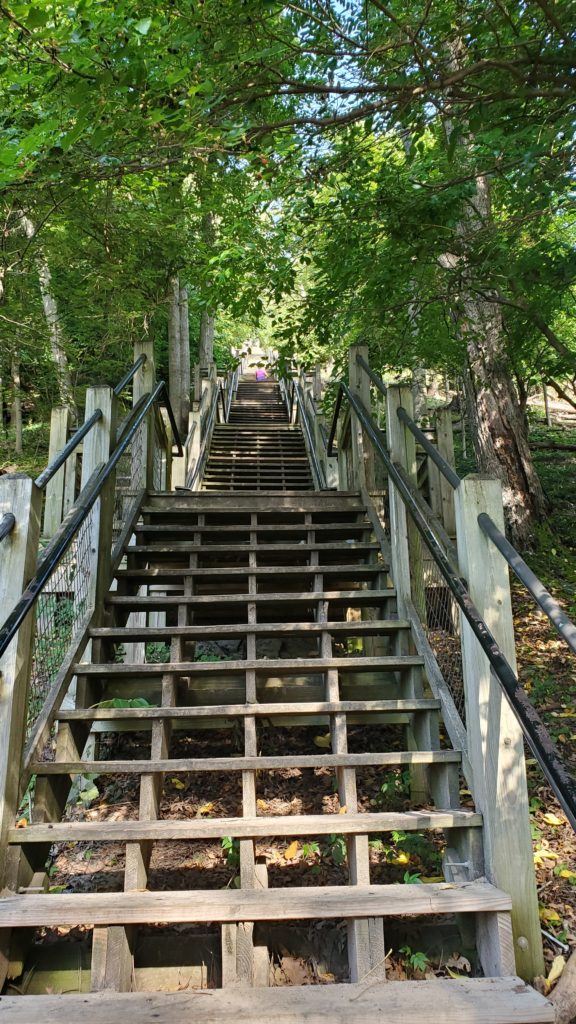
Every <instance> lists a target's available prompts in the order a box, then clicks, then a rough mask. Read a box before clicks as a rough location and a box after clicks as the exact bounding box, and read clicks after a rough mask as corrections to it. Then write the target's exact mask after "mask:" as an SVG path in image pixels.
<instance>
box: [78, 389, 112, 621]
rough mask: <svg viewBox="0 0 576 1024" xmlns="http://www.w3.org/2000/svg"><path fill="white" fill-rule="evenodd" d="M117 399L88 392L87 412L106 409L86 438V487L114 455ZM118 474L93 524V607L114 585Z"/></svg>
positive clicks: (103, 391) (102, 391)
mask: <svg viewBox="0 0 576 1024" xmlns="http://www.w3.org/2000/svg"><path fill="white" fill-rule="evenodd" d="M116 407H117V399H116V396H115V395H114V393H113V391H112V388H110V387H107V386H99V387H95V388H88V390H87V391H86V412H85V416H86V419H88V417H89V416H91V415H92V413H93V412H94V411H95V410H96V409H101V410H102V417H101V419H100V420H98V422H97V423H96V424H95V425H94V426H93V427H92V430H91V431H90V433H89V434H87V435H86V438H85V439H84V454H83V458H82V488H84V487H85V486H86V484H87V482H88V480H89V478H90V476H91V475H92V473H93V472H94V470H95V469H96V467H97V466H99V465H101V463H106V462H107V461H108V459H109V457H110V453H111V450H112V447H113V445H114V443H115V440H116ZM115 475H116V474H115V473H113V474H112V476H111V477H110V478H109V479H108V481H107V483H106V486H105V487H104V489H103V491H102V493H101V495H100V498H99V500H98V501H97V502H96V504H95V505H94V507H93V523H92V538H91V550H92V556H93V558H92V565H91V567H90V568H91V572H90V590H89V597H88V601H89V606H90V607H92V608H97V607H99V606H100V599H103V598H104V595H105V594H106V592H107V589H108V587H109V585H110V563H111V555H112V519H113V512H114V483H115Z"/></svg>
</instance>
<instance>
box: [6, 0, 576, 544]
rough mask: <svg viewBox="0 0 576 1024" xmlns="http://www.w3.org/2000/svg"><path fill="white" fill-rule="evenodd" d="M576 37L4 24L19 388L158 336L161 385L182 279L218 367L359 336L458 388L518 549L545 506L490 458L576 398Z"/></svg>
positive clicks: (473, 20)
mask: <svg viewBox="0 0 576 1024" xmlns="http://www.w3.org/2000/svg"><path fill="white" fill-rule="evenodd" d="M574 23H575V19H574V5H573V4H572V3H570V2H557V3H549V2H547V0H528V2H527V3H523V4H516V3H511V2H508V0H504V2H502V0H487V2H482V3H480V2H479V0H472V2H469V0H467V2H466V3H464V2H460V0H440V2H438V3H434V4H431V3H429V0H411V2H407V0H399V2H397V3H396V2H395V3H394V4H387V3H385V2H382V0H367V2H364V0H362V2H360V0H338V2H331V0H300V2H290V3H280V2H276V0H203V2H201V3H197V2H192V0H180V2H178V0H176V2H174V0H170V2H162V0H160V2H158V3H155V4H154V5H151V6H149V7H148V8H146V7H142V5H141V4H138V5H137V4H135V3H133V2H131V0H120V2H119V3H115V4H111V3H108V2H101V0H98V2H96V0H78V2H76V3H75V4H72V5H69V4H63V3H60V2H57V0H56V2H48V0H42V2H40V0H36V2H34V3H17V4H12V5H10V6H9V5H5V4H0V40H1V42H2V49H1V54H2V56H1V57H0V67H1V69H2V74H1V75H0V101H1V110H2V113H1V114H0V211H1V217H2V225H3V231H2V247H1V258H0V289H1V296H2V297H1V300H0V301H1V304H0V330H1V332H2V336H3V345H2V360H3V366H2V376H3V377H7V376H9V375H10V372H11V367H12V369H13V368H14V360H16V363H17V364H18V366H17V370H18V374H19V375H20V376H21V378H22V386H23V387H24V388H25V389H26V388H28V389H30V391H31V392H32V391H33V392H34V394H35V400H41V401H44V402H46V403H48V404H49V403H50V402H53V401H54V400H55V399H56V398H57V397H58V394H59V395H60V397H62V393H63V390H64V391H66V388H68V389H69V388H70V387H72V388H73V387H74V386H79V385H81V384H84V383H86V382H87V381H88V380H90V379H93V376H94V373H95V372H96V367H97V368H98V374H99V376H100V379H101V376H102V372H105V373H106V374H107V375H109V377H110V379H114V378H115V376H116V377H117V376H118V373H119V372H120V370H121V369H123V368H124V366H125V365H126V362H127V361H128V359H129V351H130V347H131V343H132V341H133V340H134V338H136V337H139V336H141V335H142V334H143V333H148V334H152V335H153V336H154V338H155V339H156V341H157V346H158V355H159V358H160V360H161V362H162V360H164V362H165V363H166V365H167V356H166V331H167V321H168V314H167V306H166V296H167V291H168V283H169V281H170V280H171V279H172V278H173V275H174V274H178V275H179V277H180V281H181V282H183V283H184V284H185V285H186V286H187V289H188V298H189V316H190V325H191V329H192V337H193V338H196V337H197V336H198V333H199V330H200V324H201V321H202V317H203V316H206V315H207V314H209V315H210V316H215V328H216V337H217V339H218V340H219V342H220V344H221V345H224V346H226V344H227V339H228V340H229V342H231V341H232V340H233V338H237V337H238V335H239V333H240V334H241V335H242V334H249V332H250V330H254V331H257V330H258V331H260V332H262V331H265V332H266V333H267V335H268V336H269V337H270V340H271V341H272V342H273V344H274V345H276V346H278V345H281V347H282V349H283V351H284V352H286V353H291V352H293V351H296V352H298V353H299V355H300V357H301V358H302V359H303V360H308V361H310V360H312V359H317V358H321V357H322V354H323V353H326V354H329V355H330V356H333V355H334V354H335V353H336V354H337V353H341V354H343V353H344V352H345V350H346V348H347V347H348V345H349V344H350V343H352V342H354V341H358V340H362V341H366V342H367V343H369V345H370V348H371V356H372V359H373V362H374V364H375V365H376V366H377V368H379V369H381V370H383V369H385V368H391V369H393V370H395V371H399V372H403V371H404V372H409V371H410V370H411V369H413V368H414V367H418V366H426V367H429V368H431V369H436V370H442V371H445V372H447V373H449V374H452V375H453V376H455V377H456V376H461V377H463V378H464V381H465V385H466V393H467V398H468V402H469V405H470V407H471V409H475V410H476V413H475V420H476V430H475V436H476V442H477V452H478V456H479V458H480V461H481V464H482V465H483V466H484V468H487V469H489V470H491V471H496V472H498V473H499V475H501V476H502V479H503V481H504V482H505V485H506V486H508V485H509V495H508V503H509V505H510V506H512V505H513V506H515V507H517V508H519V509H521V511H520V513H519V514H518V515H517V516H516V517H515V528H516V530H517V532H518V534H519V535H520V534H521V533H522V531H523V530H524V528H525V525H526V523H527V522H528V521H529V520H530V519H531V517H533V516H534V515H538V514H541V512H542V510H543V507H544V502H543V497H542V496H541V495H539V494H538V488H537V480H535V479H534V478H533V477H532V475H531V473H532V471H531V467H530V463H529V456H528V453H527V450H525V448H524V447H523V445H522V443H519V444H515V447H516V449H517V451H516V452H515V453H512V454H511V453H510V452H509V453H508V454H507V456H506V457H505V458H504V457H503V456H502V453H501V450H500V449H501V446H499V445H498V444H497V443H496V438H497V436H502V435H503V436H505V437H508V439H510V440H511V439H512V438H513V437H514V438H516V437H519V438H520V439H521V440H522V432H523V430H524V427H523V426H522V412H523V407H522V402H523V396H524V395H525V393H526V389H527V388H528V387H529V386H530V385H531V384H533V383H535V382H539V381H542V380H551V381H553V382H554V383H555V384H556V385H558V386H561V387H570V381H572V384H573V382H574V379H575V377H576V339H575V337H574V328H573V322H572V309H573V282H574V273H575V270H576V261H575V258H574V237H573V236H574V226H573V222H572V217H573V214H572V211H571V197H572V182H571V178H572V174H573V167H574V125H573V112H574V90H573V83H574V57H575V39H574ZM12 376H13V377H14V373H12ZM559 382H560V383H559ZM491 394H492V395H493V396H496V399H497V402H496V404H497V405H498V407H499V408H500V407H501V408H503V409H506V410H507V411H506V414H505V416H504V418H502V416H499V415H497V409H496V408H495V405H494V402H493V401H492V399H491V397H490V396H491ZM531 491H532V492H533V497H530V496H529V492H531ZM513 525H514V524H513Z"/></svg>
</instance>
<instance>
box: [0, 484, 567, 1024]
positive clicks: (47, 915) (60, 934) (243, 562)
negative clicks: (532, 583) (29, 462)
mask: <svg viewBox="0 0 576 1024" xmlns="http://www.w3.org/2000/svg"><path fill="white" fill-rule="evenodd" d="M90 639H91V657H92V660H91V662H89V661H85V662H81V663H79V664H77V665H76V666H75V674H76V682H77V707H76V708H75V709H74V710H70V709H64V708H62V709H61V710H60V711H59V713H58V716H57V727H58V728H57V738H56V744H55V750H54V751H51V750H49V751H47V753H46V755H45V759H44V758H40V759H38V760H37V761H35V762H34V763H33V764H32V765H31V766H30V767H31V770H32V771H33V772H34V773H35V775H36V790H35V803H34V816H33V821H32V824H30V825H29V826H28V827H27V828H13V829H12V830H11V832H10V834H9V843H10V849H11V865H12V872H13V874H12V878H11V883H10V890H11V893H12V894H6V893H5V894H4V896H3V897H2V898H0V935H2V936H4V946H3V947H2V949H3V950H4V951H6V949H7V948H8V949H9V947H7V946H6V942H7V941H8V937H9V934H10V929H12V930H13V931H12V939H13V945H12V952H10V951H9V952H8V953H7V954H6V955H7V956H8V957H9V958H12V960H13V961H14V962H17V961H21V968H22V978H24V979H26V978H28V979H29V981H28V983H27V984H29V985H30V986H31V987H32V988H33V982H34V970H33V965H34V962H35V961H34V957H35V956H36V957H38V956H39V950H40V952H41V951H42V949H43V948H44V947H45V946H46V944H47V943H48V944H49V945H50V948H51V950H52V956H53V959H54V962H55V964H57V963H58V956H59V953H58V951H59V949H61V951H62V953H61V957H62V963H64V952H65V951H66V954H67V956H68V957H69V955H70V947H71V946H72V947H74V949H75V951H76V953H75V955H77V956H79V955H80V954H79V949H80V947H85V948H86V949H87V951H88V956H89V958H90V967H89V971H88V976H87V977H88V980H87V986H88V987H89V988H90V989H91V992H90V993H88V992H84V993H82V994H65V995H61V994H59V993H60V992H61V991H62V988H65V989H66V990H67V991H69V990H70V989H71V990H74V987H75V986H77V985H78V982H77V978H76V976H75V975H74V972H73V971H72V972H71V974H69V975H67V976H66V978H67V981H66V983H65V984H63V985H60V987H58V982H56V984H54V983H52V984H51V986H50V987H51V989H52V990H51V991H48V992H46V990H45V988H44V989H42V990H41V991H42V994H41V995H35V996H33V995H29V996H22V995H18V994H14V992H13V994H10V995H7V996H4V997H1V998H0V1022H1V1021H3V1020H5V1021H7V1022H8V1021H9V1022H10V1024H24V1022H25V1021H26V1022H32V1021H33V1020H34V1021H35V1020H36V1019H42V1021H43V1022H46V1024H56V1021H58V1024H60V1021H61V1020H62V1018H66V1016H69V1017H71V1018H72V1019H76V1018H77V1017H78V1016H79V1015H80V1014H89V1016H90V1020H91V1024H104V1022H106V1024H109V1022H114V1021H116V1020H121V1019H124V1018H126V1019H127V1020H130V1021H132V1020H133V1021H134V1022H136V1021H138V1024H148V1022H149V1024H152V1022H154V1024H157V1022H159V1021H160V1022H162V1024H172V1022H173V1024H176V1022H178V1024H180V1022H182V1021H185V1020H193V1021H195V1022H196V1024H216V1022H217V1024H224V1022H229V1021H230V1020H231V1019H232V1020H237V1021H242V1022H250V1024H269V1022H270V1020H277V1021H281V1022H284V1024H301V1022H304V1021H305V1022H306V1024H320V1022H322V1024H333V1022H337V1024H368V1022H370V1024H375V1022H377V1021H382V1022H384V1021H386V1022H387V1024H390V1022H396V1024H405V1022H407V1021H422V1020H429V1021H430V1022H431V1024H443V1022H445V1024H448V1022H450V1024H452V1022H454V1021H457V1022H462V1024H466V1022H471V1024H472V1022H474V1024H507V1022H513V1021H514V1022H524V1024H529V1022H531V1024H545V1022H552V1021H553V1020H554V1014H553V1011H552V1008H551V1005H550V1004H549V1003H548V1002H547V1000H545V999H544V998H543V997H541V996H540V995H538V994H537V993H536V992H535V991H534V990H533V989H531V988H529V987H528V986H526V985H524V983H523V982H522V981H520V980H519V979H518V978H516V977H514V963H513V958H512V953H511V949H512V942H511V927H510V900H509V897H508V896H507V894H506V893H504V892H501V891H500V890H498V889H496V888H495V887H494V886H492V885H491V884H489V883H488V882H487V881H486V879H485V878H484V877H483V865H482V819H481V816H480V815H479V814H477V813H475V811H474V810H473V809H471V808H470V807H469V806H462V805H461V800H460V790H461V789H462V783H461V777H460V767H461V752H460V751H458V750H453V749H451V748H450V747H449V746H448V745H447V743H446V741H445V739H443V738H442V733H441V731H440V719H439V710H440V703H439V701H438V700H436V699H435V698H434V696H433V695H432V693H431V692H430V689H429V687H428V683H427V680H426V675H425V670H424V663H423V659H422V658H421V657H420V656H419V655H418V654H417V653H416V650H415V647H414V644H413V640H412V636H411V628H410V625H409V623H408V622H407V621H404V620H402V619H399V618H398V616H397V612H396V594H395V590H394V587H393V585H392V581H391V579H390V576H389V570H388V566H387V565H386V564H385V561H384V559H383V556H382V554H381V551H380V547H379V545H378V544H377V543H376V541H375V539H374V533H373V530H372V524H371V522H370V519H369V516H368V515H367V512H366V509H365V508H364V507H363V505H362V503H361V501H360V500H359V497H358V495H356V494H353V493H333V492H332V493H330V494H322V493H319V492H309V493H306V492H302V493H298V492H296V491H284V492H281V493H278V492H270V493H266V492H263V491H260V492H257V491H254V492H252V493H247V494H242V493H233V494H230V493H225V492H221V493H219V494H211V493H207V492H197V493H195V494H177V495H173V494H170V495H151V496H149V497H148V498H147V499H146V501H145V504H144V506H143V508H142V514H141V518H140V521H139V523H138V525H137V527H136V543H135V544H134V545H133V546H131V547H130V548H129V549H128V552H127V559H126V561H125V563H124V564H123V565H122V567H121V568H120V569H118V570H117V573H116V582H115V585H114V588H113V589H111V590H110V592H109V593H108V595H107V598H106V621H105V624H104V625H101V626H99V627H98V628H94V629H92V630H91V633H90ZM130 702H132V703H130ZM78 776H81V778H82V780H83V782H82V785H84V786H85V787H86V786H88V785H89V784H90V782H91V781H92V782H93V781H94V780H95V781H96V786H97V788H98V790H99V792H100V794H101V796H100V798H99V799H98V800H97V801H94V802H93V803H92V804H90V802H88V803H87V805H86V806H85V807H83V806H82V802H81V800H78V798H76V799H75V800H74V801H73V803H72V804H68V805H67V798H68V795H69V791H70V785H71V781H72V780H75V779H77V778H78ZM232 789H233V790H234V793H235V794H236V795H235V799H234V801H233V806H232V805H231V804H230V799H229V793H230V792H231V790H232ZM398 835H400V836H406V837H408V838H412V842H414V841H415V840H416V837H421V839H420V841H421V842H423V843H428V844H430V843H432V844H433V845H434V846H435V848H436V849H437V851H438V853H439V854H441V855H442V859H443V865H444V877H445V879H446V881H437V880H435V881H426V882H425V883H422V882H421V881H420V879H419V878H415V877H411V869H410V866H409V864H406V866H398V865H394V864H392V862H391V860H390V856H389V854H388V853H387V852H386V851H387V850H388V848H389V847H390V846H391V845H393V843H394V842H397V836H398ZM394 837H396V839H394ZM222 843H224V844H225V846H226V849H227V850H229V851H231V852H233V854H234V857H235V858H236V859H237V869H234V868H232V869H229V870H228V878H227V881H223V875H222V857H221V844H222ZM294 844H296V845H294ZM304 844H312V845H309V847H308V849H309V850H312V851H314V852H312V853H309V854H308V855H306V856H304ZM336 846H338V848H339V850H340V854H341V856H340V857H339V858H337V859H335V858H334V855H333V854H332V855H331V857H332V859H331V861H330V869H329V871H327V881H323V876H322V869H321V870H320V871H319V870H316V869H318V868H320V865H321V863H322V861H321V858H322V857H327V856H329V855H328V854H327V853H326V852H325V851H327V850H332V851H333V850H334V849H335V847H336ZM408 848H411V847H410V844H408ZM412 848H413V846H412ZM290 849H291V850H292V855H291V856H286V854H288V852H289V851H290ZM87 851H92V858H93V860H92V861H91V860H90V859H89V858H88V856H87ZM107 851H108V852H107ZM219 851H220V852H219ZM315 851H319V854H317V853H316V852H315ZM323 851H324V852H323ZM167 857H169V864H170V865H171V866H170V870H168V869H167V870H166V871H165V872H164V873H163V872H162V870H161V866H162V864H163V858H167ZM47 858H49V860H50V862H51V863H52V866H53V869H54V870H51V872H50V876H48V875H47V873H46V863H47ZM91 863H98V865H99V867H98V870H97V869H96V868H94V869H91V868H90V864H91ZM74 865H76V867H74ZM54 881H57V882H58V881H59V882H60V883H61V884H63V885H64V889H63V891H56V892H46V891H45V890H46V888H47V887H50V886H52V885H53V882H54ZM206 933H209V935H208V938H209V939H210V950H211V954H210V956H211V957H212V959H211V960H210V963H209V965H208V966H206V964H208V960H206V964H205V967H206V970H205V972H204V974H202V967H201V966H200V967H199V968H198V970H199V974H200V977H201V979H202V978H204V982H205V983H204V985H203V986H202V990H201V991H200V990H187V986H188V984H189V981H186V978H189V976H190V972H189V964H190V957H191V956H195V957H196V959H195V960H194V963H198V964H200V965H201V964H202V963H204V960H203V958H204V956H205V954H204V953H202V954H199V953H198V952H197V951H196V952H195V953H193V952H191V950H194V949H196V950H197V946H198V944H200V946H201V948H202V949H204V948H205V947H204V946H202V943H203V942H207V941H208V939H207V938H206ZM71 939H72V941H70V940H71ZM291 941H293V942H294V944H295V945H294V950H293V952H294V956H296V957H300V958H301V959H302V961H304V960H305V959H306V957H308V958H309V959H310V957H311V954H310V948H311V946H312V947H313V948H314V949H319V948H320V947H321V946H322V947H323V948H324V949H325V948H327V944H328V946H329V948H330V949H331V950H333V953H334V958H335V960H337V961H338V963H339V964H340V965H341V971H340V975H339V976H338V977H337V978H336V981H337V982H338V983H335V984H330V983H327V982H328V981H331V980H333V979H332V976H331V975H330V968H329V967H326V966H324V967H323V968H322V967H319V968H318V972H319V974H318V978H317V980H318V981H319V982H320V983H319V984H317V985H310V984H303V985H300V986H295V987H290V988H289V989H288V988H287V987H281V986H280V987H270V984H271V983H272V984H273V974H272V973H271V966H270V965H271V960H273V958H274V957H275V956H277V955H278V949H279V948H280V949H284V947H286V946H287V945H288V944H289V943H290V942H291ZM195 943H196V946H195ZM298 943H300V946H298ZM415 943H420V944H419V945H415ZM406 945H408V946H410V947H411V949H412V950H415V949H422V950H423V951H424V952H431V950H432V949H433V948H434V949H443V950H444V957H446V956H448V955H449V954H450V953H453V952H454V950H458V951H460V952H464V951H465V955H466V957H468V958H469V960H470V962H471V964H472V970H473V973H475V974H479V973H480V966H479V960H480V958H483V960H484V963H485V964H489V965H490V969H489V972H488V973H490V974H491V975H493V976H490V977H472V978H442V979H436V980H429V981H418V982H416V981H403V982H396V981H387V980H386V973H387V965H388V963H389V960H390V957H391V956H392V957H394V956H397V955H398V950H399V949H400V948H401V947H402V946H406ZM66 962H69V960H68V961H66ZM342 965H344V966H342ZM30 972H32V973H30ZM187 972H188V973H187ZM197 973H198V972H197ZM485 973H486V972H485ZM15 984H16V985H18V984H20V985H21V986H22V988H25V987H26V985H25V984H24V985H22V981H21V979H20V981H18V980H16V982H15ZM207 986H209V987H207ZM198 987H199V986H198ZM143 988H145V989H146V991H142V989H143ZM155 988H156V989H158V988H165V989H170V991H160V992H159V991H155V990H154V989H155ZM34 990H35V989H34ZM138 990H140V991H138ZM35 991H36V990H35Z"/></svg>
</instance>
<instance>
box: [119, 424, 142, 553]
mask: <svg viewBox="0 0 576 1024" xmlns="http://www.w3.org/2000/svg"><path fill="white" fill-rule="evenodd" d="M147 429H148V424H147V421H146V420H144V421H143V422H142V423H141V424H140V426H139V427H138V430H137V431H136V433H135V434H134V437H133V438H132V441H131V443H130V444H129V445H128V447H127V448H126V451H125V452H124V453H123V455H122V457H121V458H120V460H119V462H118V464H117V466H116V483H115V488H114V516H113V521H112V552H113V556H116V554H117V547H118V542H119V540H120V538H121V534H122V531H123V529H124V527H125V525H126V523H127V522H129V521H130V519H131V518H132V516H133V514H134V512H135V511H136V507H137V505H138V503H139V501H140V497H141V494H142V490H143V488H144V487H146V433H147Z"/></svg>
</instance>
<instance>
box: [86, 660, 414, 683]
mask: <svg viewBox="0 0 576 1024" xmlns="http://www.w3.org/2000/svg"><path fill="white" fill-rule="evenodd" d="M423 665H424V659H423V658H420V657H418V656H417V655H402V656H398V657H390V656H385V657H380V658H364V657H362V658H258V659H255V660H253V661H251V660H246V661H172V662H163V663H157V662H153V663H150V664H141V663H130V662H108V663H102V664H92V663H90V664H88V663H86V664H82V663H78V664H77V665H74V666H73V671H74V672H75V673H76V674H78V675H82V676H101V675H105V676H114V677H115V678H118V677H122V676H158V675H160V676H161V675H165V674H166V673H167V672H168V673H170V674H171V675H176V676H179V675H192V674H193V675H222V673H224V674H226V673H229V672H250V671H254V672H255V673H256V675H258V674H259V673H261V672H262V673H266V674H270V673H271V672H278V673H281V674H283V675H293V674H301V673H306V672H330V671H332V670H334V669H336V670H338V671H339V672H355V673H357V672H374V671H380V672H407V671H409V670H410V669H412V668H419V667H422V666H423Z"/></svg>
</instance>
